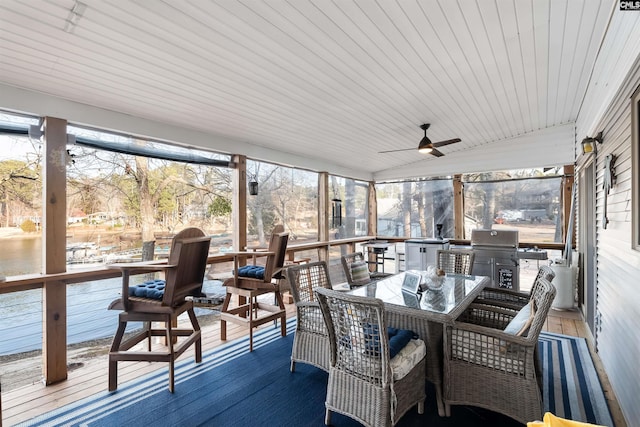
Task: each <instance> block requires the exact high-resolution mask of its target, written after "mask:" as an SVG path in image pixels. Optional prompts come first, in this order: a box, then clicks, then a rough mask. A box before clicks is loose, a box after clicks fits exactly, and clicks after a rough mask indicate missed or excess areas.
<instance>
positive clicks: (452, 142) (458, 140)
mask: <svg viewBox="0 0 640 427" xmlns="http://www.w3.org/2000/svg"><path fill="white" fill-rule="evenodd" d="M460 141H462V140H461V139H460V138H453V139H447V140H446V141H440V142H434V143H433V146H434V147H444V146H445V145H449V144H455V143H456V142H460Z"/></svg>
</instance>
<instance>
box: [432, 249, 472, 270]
mask: <svg viewBox="0 0 640 427" xmlns="http://www.w3.org/2000/svg"><path fill="white" fill-rule="evenodd" d="M474 258H475V254H474V253H473V251H470V250H464V249H440V250H438V251H437V252H436V264H437V265H436V266H437V268H439V269H441V270H444V272H445V273H447V274H467V275H469V274H472V271H473V260H474Z"/></svg>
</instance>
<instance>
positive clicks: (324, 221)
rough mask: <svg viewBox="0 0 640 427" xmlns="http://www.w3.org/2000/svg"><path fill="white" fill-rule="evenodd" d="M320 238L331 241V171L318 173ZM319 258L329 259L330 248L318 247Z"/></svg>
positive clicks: (322, 240)
mask: <svg viewBox="0 0 640 427" xmlns="http://www.w3.org/2000/svg"><path fill="white" fill-rule="evenodd" d="M318 240H320V241H321V242H328V241H329V173H328V172H320V173H319V174H318ZM318 260H320V261H326V262H328V261H329V248H328V247H325V248H322V249H318Z"/></svg>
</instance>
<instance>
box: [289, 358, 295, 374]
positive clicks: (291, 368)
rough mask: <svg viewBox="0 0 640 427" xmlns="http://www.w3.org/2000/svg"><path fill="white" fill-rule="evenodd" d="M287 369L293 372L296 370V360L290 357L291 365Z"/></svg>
mask: <svg viewBox="0 0 640 427" xmlns="http://www.w3.org/2000/svg"><path fill="white" fill-rule="evenodd" d="M289 370H290V371H291V372H295V371H296V362H295V361H294V360H293V359H291V367H290V368H289Z"/></svg>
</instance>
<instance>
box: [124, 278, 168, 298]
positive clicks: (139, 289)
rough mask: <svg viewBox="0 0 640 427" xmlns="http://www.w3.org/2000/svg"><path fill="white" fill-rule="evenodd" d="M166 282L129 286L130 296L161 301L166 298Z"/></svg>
mask: <svg viewBox="0 0 640 427" xmlns="http://www.w3.org/2000/svg"><path fill="white" fill-rule="evenodd" d="M164 288H165V281H164V280H159V279H158V280H147V281H146V282H142V283H140V284H139V285H136V286H129V296H130V297H139V298H149V299H157V300H161V299H162V297H163V296H164Z"/></svg>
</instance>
